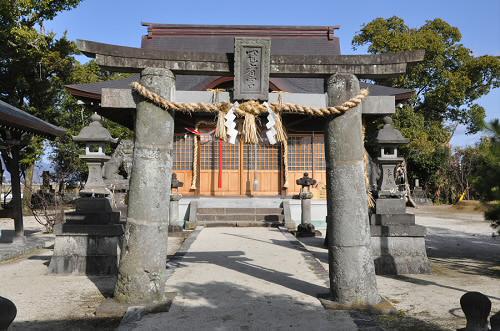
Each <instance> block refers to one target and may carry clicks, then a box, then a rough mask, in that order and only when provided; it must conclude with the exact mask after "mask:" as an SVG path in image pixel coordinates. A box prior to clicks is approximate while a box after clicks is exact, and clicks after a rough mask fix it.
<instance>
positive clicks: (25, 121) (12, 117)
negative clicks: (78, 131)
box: [0, 101, 65, 137]
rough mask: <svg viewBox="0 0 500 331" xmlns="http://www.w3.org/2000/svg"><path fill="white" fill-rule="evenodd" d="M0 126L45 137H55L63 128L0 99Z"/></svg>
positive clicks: (59, 134) (61, 132)
mask: <svg viewBox="0 0 500 331" xmlns="http://www.w3.org/2000/svg"><path fill="white" fill-rule="evenodd" d="M0 127H6V128H8V129H14V130H20V131H25V132H29V133H32V134H35V135H40V136H45V137H56V136H61V135H63V134H64V132H65V130H64V129H62V128H60V127H58V126H55V125H52V124H50V123H48V122H45V121H44V120H41V119H39V118H38V117H36V116H33V115H31V114H29V113H27V112H25V111H22V110H20V109H18V108H16V107H14V106H12V105H10V104H8V103H6V102H3V101H0Z"/></svg>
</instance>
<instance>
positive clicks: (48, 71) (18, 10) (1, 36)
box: [0, 0, 80, 167]
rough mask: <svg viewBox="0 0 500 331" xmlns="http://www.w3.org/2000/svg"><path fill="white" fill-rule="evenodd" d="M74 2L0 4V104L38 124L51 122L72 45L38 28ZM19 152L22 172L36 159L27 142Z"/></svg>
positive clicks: (37, 149) (38, 148)
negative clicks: (36, 119)
mask: <svg viewBox="0 0 500 331" xmlns="http://www.w3.org/2000/svg"><path fill="white" fill-rule="evenodd" d="M79 2H80V0H19V1H13V0H5V1H1V2H0V99H2V100H4V101H6V102H8V103H10V104H12V105H14V106H16V107H18V108H20V109H22V110H24V111H27V112H29V113H31V114H33V115H35V116H37V117H40V118H42V119H44V120H50V121H53V119H54V118H55V117H57V110H56V107H55V105H56V104H57V102H58V98H59V96H60V91H61V89H62V88H63V85H64V83H65V82H66V81H67V80H68V79H69V74H70V73H71V72H72V67H73V65H74V61H75V60H74V59H73V57H71V55H72V54H74V53H75V52H76V48H75V45H74V44H73V43H72V42H70V41H69V40H68V39H67V38H66V35H64V36H63V37H62V38H59V39H57V38H56V35H55V34H54V33H47V34H46V33H45V32H44V29H43V22H44V21H45V20H50V19H52V18H54V17H55V16H56V15H57V13H59V12H60V11H62V10H67V9H70V8H73V7H75V6H76V5H77V4H78V3H79ZM26 145H27V147H26V148H25V149H24V150H23V151H22V152H23V153H22V162H21V164H22V165H23V166H24V167H30V166H32V165H33V164H34V162H35V161H36V160H37V159H38V158H39V157H40V155H41V154H42V151H43V149H42V146H43V144H42V141H41V139H39V138H33V139H32V141H29V142H27V143H26Z"/></svg>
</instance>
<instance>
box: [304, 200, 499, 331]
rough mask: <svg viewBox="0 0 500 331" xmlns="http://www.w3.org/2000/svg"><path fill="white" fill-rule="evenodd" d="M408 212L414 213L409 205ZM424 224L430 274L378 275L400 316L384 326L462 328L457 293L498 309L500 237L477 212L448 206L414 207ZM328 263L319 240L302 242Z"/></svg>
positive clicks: (382, 291) (387, 319)
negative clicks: (477, 296) (477, 295)
mask: <svg viewBox="0 0 500 331" xmlns="http://www.w3.org/2000/svg"><path fill="white" fill-rule="evenodd" d="M409 211H412V210H411V209H409ZM413 211H414V212H415V214H416V215H417V217H416V222H417V224H420V225H424V226H426V227H427V236H426V246H427V255H428V256H429V259H430V261H431V265H432V274H430V275H404V276H398V277H390V276H377V285H378V288H379V292H380V294H382V295H384V296H385V297H387V298H388V299H389V300H390V301H392V302H393V303H394V304H395V306H396V308H397V309H398V310H399V311H400V314H399V316H389V317H383V318H382V319H383V320H382V321H381V323H382V325H384V327H386V328H387V329H388V330H390V329H394V330H428V331H431V330H432V331H434V330H456V329H457V328H460V327H464V326H465V318H464V317H463V313H462V310H461V309H460V303H459V302H460V297H461V296H462V295H463V294H464V293H465V292H467V291H479V292H482V293H483V294H485V295H487V296H488V297H489V298H490V300H491V301H492V311H493V312H497V311H500V237H492V236H491V233H492V229H491V227H490V226H489V223H487V222H485V221H484V218H483V216H482V214H481V213H479V212H474V211H471V210H469V211H463V210H457V209H455V208H451V207H449V206H437V207H425V208H419V209H417V210H413ZM303 242H305V243H306V244H308V246H307V247H308V249H309V250H311V251H312V252H314V254H315V256H316V257H317V258H318V259H319V260H320V261H321V262H322V263H323V265H324V266H325V268H327V267H328V265H327V252H326V250H325V249H324V248H323V247H322V239H321V238H316V239H314V240H310V239H306V240H303Z"/></svg>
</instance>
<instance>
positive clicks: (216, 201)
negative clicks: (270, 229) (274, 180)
mask: <svg viewBox="0 0 500 331" xmlns="http://www.w3.org/2000/svg"><path fill="white" fill-rule="evenodd" d="M195 200H196V202H197V204H198V208H234V207H235V206H238V208H280V207H281V206H282V202H283V200H282V199H281V198H267V197H266V198H226V197H216V198H211V197H200V198H197V199H195ZM193 201H194V200H193Z"/></svg>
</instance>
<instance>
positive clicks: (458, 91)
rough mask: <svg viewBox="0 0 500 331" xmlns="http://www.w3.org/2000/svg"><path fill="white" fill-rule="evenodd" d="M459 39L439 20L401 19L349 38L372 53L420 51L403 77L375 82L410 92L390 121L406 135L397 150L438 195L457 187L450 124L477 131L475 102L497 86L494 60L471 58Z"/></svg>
mask: <svg viewBox="0 0 500 331" xmlns="http://www.w3.org/2000/svg"><path fill="white" fill-rule="evenodd" d="M461 39H462V35H461V33H460V31H459V29H458V28H456V27H453V26H451V25H450V24H448V23H447V22H445V21H444V20H442V19H434V20H431V21H427V22H426V23H425V24H424V25H423V26H421V27H419V28H411V27H409V26H408V25H406V23H405V22H404V20H403V19H401V18H399V17H391V18H388V19H384V18H377V19H375V20H373V21H371V22H370V23H368V24H366V25H364V26H363V27H362V29H361V31H360V32H359V33H358V34H357V35H356V36H355V37H354V39H353V42H352V44H353V47H354V48H356V47H360V46H365V45H367V46H368V51H369V52H370V53H374V54H379V53H387V52H401V51H411V50H418V49H423V50H425V58H424V61H422V62H420V63H418V64H415V65H413V66H412V67H410V68H409V70H408V73H407V74H406V75H403V76H400V77H396V78H384V79H377V80H376V81H375V83H377V84H381V85H387V86H394V87H400V88H409V89H414V90H415V91H416V95H415V97H414V98H413V99H412V100H411V102H410V104H409V105H407V106H405V107H404V108H403V109H399V110H398V111H397V113H396V115H395V118H394V119H395V125H396V127H398V128H399V129H400V130H401V131H402V133H403V135H405V136H406V137H407V138H409V139H410V143H409V144H408V145H407V146H404V147H402V148H401V151H402V154H403V156H404V157H405V158H406V159H407V161H408V168H409V175H410V178H411V179H413V178H420V179H421V180H423V182H424V183H425V184H426V187H427V189H428V190H429V191H431V192H434V194H435V196H436V197H437V198H438V199H439V197H441V196H442V193H443V192H447V193H445V196H446V199H448V200H450V199H453V198H451V196H454V195H456V193H451V191H454V190H458V189H459V188H458V187H460V186H461V185H462V184H460V185H456V184H457V183H456V181H455V180H454V179H452V177H453V176H451V175H450V171H453V169H454V164H457V160H456V159H453V157H452V156H453V154H452V152H451V149H450V145H449V141H450V139H451V137H452V135H453V132H454V130H455V128H456V127H457V125H458V124H463V125H465V126H466V128H467V133H476V132H479V131H481V130H482V129H483V128H484V127H485V123H484V118H485V110H484V108H483V107H481V106H480V105H478V104H476V103H475V102H476V100H477V99H478V98H480V97H481V96H483V95H486V94H487V93H488V92H489V91H490V90H491V89H492V88H496V87H499V86H500V79H499V77H500V58H499V57H495V56H479V57H474V56H473V54H472V51H471V50H470V49H468V48H466V47H465V46H464V45H462V44H461V43H460V41H461ZM456 157H458V155H457V156H456ZM450 176H451V177H450ZM452 182H453V183H454V184H452ZM452 186H453V187H452Z"/></svg>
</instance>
